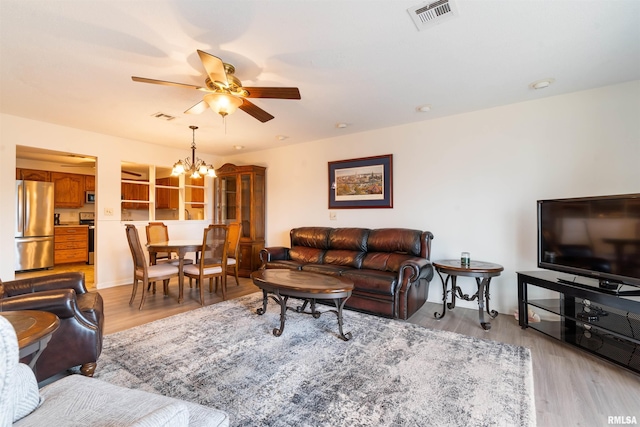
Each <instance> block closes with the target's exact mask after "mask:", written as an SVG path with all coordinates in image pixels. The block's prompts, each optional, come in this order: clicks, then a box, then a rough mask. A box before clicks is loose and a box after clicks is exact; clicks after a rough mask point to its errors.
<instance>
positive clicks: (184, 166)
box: [171, 125, 216, 178]
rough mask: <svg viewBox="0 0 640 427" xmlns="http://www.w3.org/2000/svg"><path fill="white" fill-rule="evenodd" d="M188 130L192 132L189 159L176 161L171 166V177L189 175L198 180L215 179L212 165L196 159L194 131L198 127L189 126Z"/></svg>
mask: <svg viewBox="0 0 640 427" xmlns="http://www.w3.org/2000/svg"><path fill="white" fill-rule="evenodd" d="M189 129H191V130H192V131H193V141H192V142H191V159H189V158H188V157H187V158H186V159H184V160H178V161H177V162H176V163H175V164H174V165H173V170H172V171H171V175H174V176H175V175H182V174H185V173H190V174H191V178H200V177H201V176H205V175H208V176H210V177H212V178H215V177H216V170H215V169H214V168H213V166H212V165H207V164H206V163H205V162H204V160H202V159H198V158H196V129H198V126H193V125H192V126H189Z"/></svg>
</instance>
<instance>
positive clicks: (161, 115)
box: [151, 113, 175, 121]
mask: <svg viewBox="0 0 640 427" xmlns="http://www.w3.org/2000/svg"><path fill="white" fill-rule="evenodd" d="M151 116H153V117H155V118H156V119H162V120H166V121H170V120H173V119H175V117H174V116H170V115H168V114H164V113H154V114H152V115H151Z"/></svg>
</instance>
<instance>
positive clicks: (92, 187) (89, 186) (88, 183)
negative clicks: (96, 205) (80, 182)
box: [84, 175, 96, 191]
mask: <svg viewBox="0 0 640 427" xmlns="http://www.w3.org/2000/svg"><path fill="white" fill-rule="evenodd" d="M84 190H85V191H96V177H95V176H93V175H85V176H84Z"/></svg>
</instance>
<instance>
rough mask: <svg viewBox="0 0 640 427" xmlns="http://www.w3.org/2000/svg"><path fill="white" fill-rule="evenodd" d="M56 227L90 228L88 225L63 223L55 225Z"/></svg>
mask: <svg viewBox="0 0 640 427" xmlns="http://www.w3.org/2000/svg"><path fill="white" fill-rule="evenodd" d="M54 227H89V226H88V225H87V224H78V223H77V222H76V223H73V222H63V223H61V224H60V225H55V226H54Z"/></svg>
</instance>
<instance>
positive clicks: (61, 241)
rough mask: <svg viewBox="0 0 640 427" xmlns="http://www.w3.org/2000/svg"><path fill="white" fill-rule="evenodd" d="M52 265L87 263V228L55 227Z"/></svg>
mask: <svg viewBox="0 0 640 427" xmlns="http://www.w3.org/2000/svg"><path fill="white" fill-rule="evenodd" d="M53 243H54V252H53V263H54V264H56V265H57V264H66V263H70V262H87V260H88V259H89V227H87V226H80V227H73V226H71V227H69V226H63V227H55V229H54V237H53Z"/></svg>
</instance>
